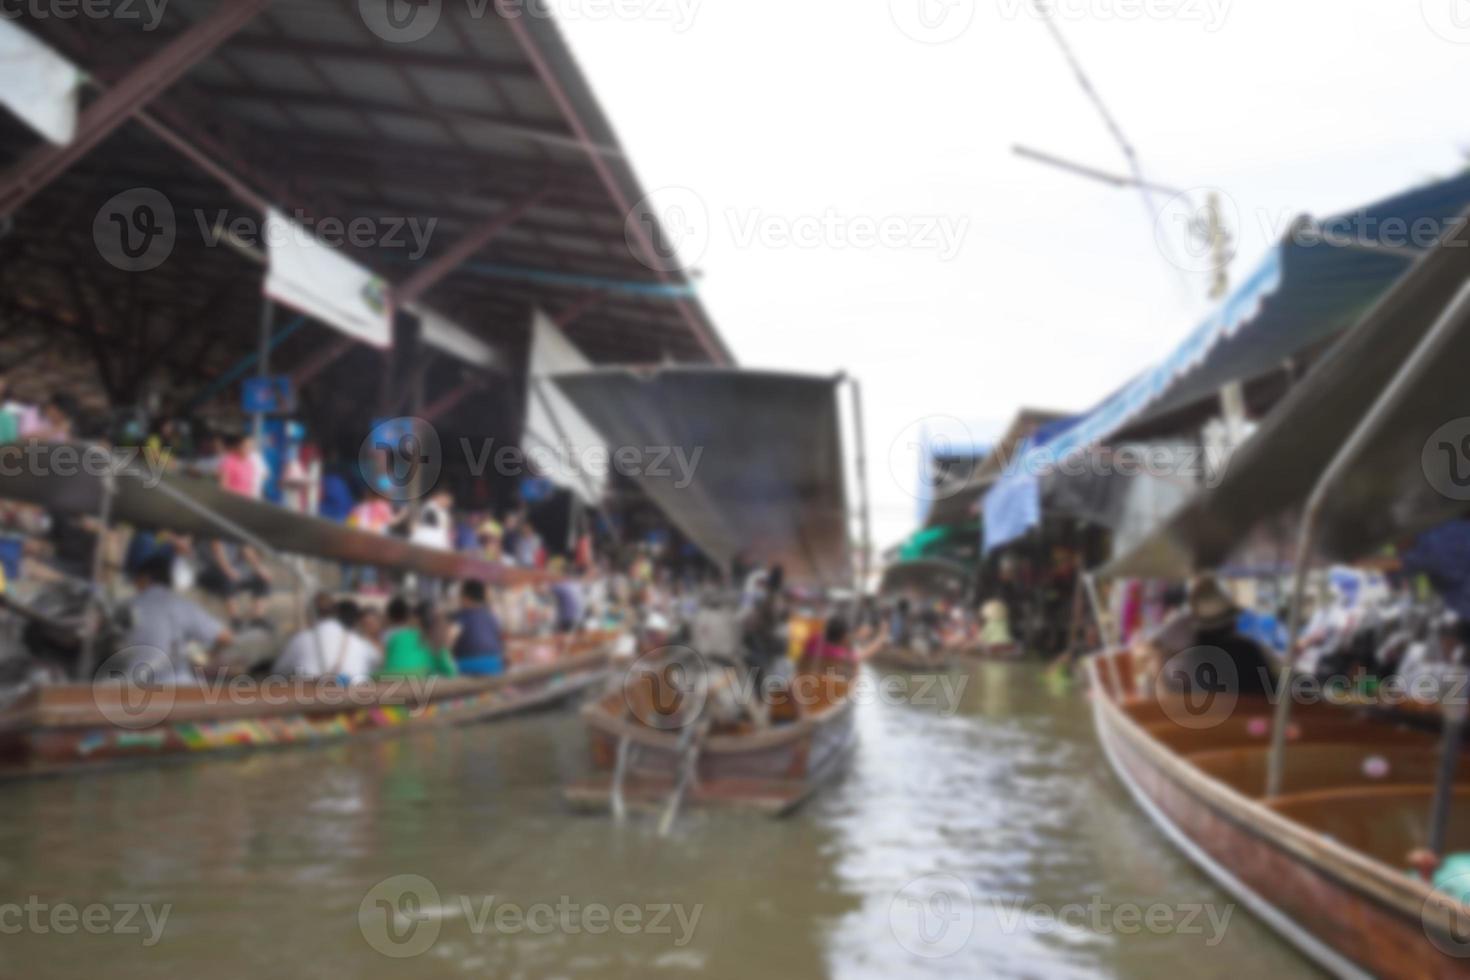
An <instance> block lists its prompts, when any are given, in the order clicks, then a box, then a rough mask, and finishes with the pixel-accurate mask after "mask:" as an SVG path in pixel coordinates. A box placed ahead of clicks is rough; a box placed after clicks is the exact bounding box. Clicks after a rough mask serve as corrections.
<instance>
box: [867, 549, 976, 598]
mask: <svg viewBox="0 0 1470 980" xmlns="http://www.w3.org/2000/svg"><path fill="white" fill-rule="evenodd" d="M971 583H972V577H971V575H970V570H969V569H968V568H966V567H965V566H964V565H961V564H959V563H957V562H952V561H945V560H943V559H940V558H926V559H921V560H919V561H905V562H900V563H899V564H897V565H890V566H888V568H887V570H885V571H884V573H883V586H882V589H881V592H882V594H884V595H894V594H895V593H900V592H916V593H918V594H919V595H922V596H926V597H932V598H936V599H950V600H955V601H959V600H963V599H965V598H966V597H967V596H968V595H969V592H970V586H971Z"/></svg>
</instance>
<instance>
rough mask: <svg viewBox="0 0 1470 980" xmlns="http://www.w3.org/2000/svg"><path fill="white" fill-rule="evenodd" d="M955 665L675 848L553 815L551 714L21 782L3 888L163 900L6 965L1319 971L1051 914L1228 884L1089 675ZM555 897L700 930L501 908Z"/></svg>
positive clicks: (79, 969) (0, 957)
mask: <svg viewBox="0 0 1470 980" xmlns="http://www.w3.org/2000/svg"><path fill="white" fill-rule="evenodd" d="M962 679H963V680H964V688H963V691H962V697H961V698H960V700H959V702H958V710H951V708H952V706H951V707H946V706H945V705H943V704H929V705H926V706H908V705H896V704H891V703H881V702H878V701H875V702H873V703H869V704H864V705H862V706H861V707H860V708H859V711H858V727H859V729H860V732H861V738H862V743H861V747H860V749H859V751H858V753H857V755H856V757H855V759H854V760H853V763H852V765H851V768H850V771H849V772H848V773H847V774H846V775H845V777H844V778H843V779H842V780H841V781H840V782H839V783H837V784H835V785H834V786H833V787H832V788H831V789H830V790H829V791H828V792H826V793H824V794H823V795H821V796H819V797H818V798H817V799H816V800H815V801H814V802H813V804H812V805H811V806H809V807H808V808H807V809H806V810H804V811H803V812H801V813H800V814H799V815H797V816H796V817H795V818H793V819H790V820H786V821H769V820H764V819H755V818H747V817H743V816H739V815H735V814H721V813H712V812H696V813H690V814H687V815H686V816H685V817H683V818H682V819H681V823H680V825H679V827H678V829H677V832H676V833H675V835H674V836H673V837H672V838H671V839H669V840H660V839H658V838H657V837H656V836H655V835H654V833H653V831H652V827H651V822H650V821H639V820H635V821H633V822H632V823H630V824H629V825H628V826H626V827H621V828H619V827H615V826H613V825H612V824H611V823H610V822H609V821H608V820H606V819H602V818H595V817H578V816H573V815H571V814H570V813H569V812H568V811H567V809H566V808H565V807H564V806H563V804H562V802H561V800H560V795H559V787H560V785H561V783H562V782H564V781H566V780H569V779H572V778H575V777H577V776H580V775H582V774H583V766H584V762H583V751H584V744H585V742H584V737H583V734H582V732H581V730H580V726H579V725H578V723H577V721H576V718H575V716H574V715H572V714H569V713H562V714H551V715H541V716H536V717H532V718H527V719H521V720H517V721H512V722H508V723H504V724H500V725H495V726H488V727H481V728H472V729H462V730H454V731H444V732H436V733H426V734H423V735H418V736H414V737H411V738H407V739H395V740H385V741H377V742H370V743H366V744H361V745H338V746H332V747H328V748H324V749H321V750H317V751H297V752H284V753H279V754H264V755H256V756H251V757H246V758H241V759H237V760H230V761H211V762H207V763H187V764H183V765H178V766H172V767H163V768H144V769H137V770H133V771H129V772H125V773H120V774H114V775H106V776H96V777H89V778H79V779H72V778H68V779H56V780H50V781H43V782H30V783H17V784H13V785H10V786H7V787H6V792H5V796H4V799H5V802H4V803H3V804H0V807H3V819H0V875H3V878H0V881H3V893H0V904H3V903H4V902H21V903H23V902H26V901H28V899H29V896H35V898H36V900H38V901H39V902H41V903H43V904H46V905H50V906H55V905H58V904H65V903H70V904H75V905H78V906H83V905H87V904H89V903H104V904H119V905H121V904H125V903H149V904H150V905H156V906H160V907H162V906H169V907H171V908H170V912H169V915H168V919H167V924H166V928H165V930H164V934H163V938H162V940H161V941H160V942H159V943H158V944H157V945H156V946H154V947H152V948H144V946H143V943H142V941H141V937H139V936H137V935H111V934H109V935H97V936H93V935H86V934H84V933H80V932H79V933H76V934H72V935H59V934H56V933H55V932H49V931H48V932H44V933H42V932H37V931H35V930H31V929H25V930H23V931H22V932H21V933H20V934H18V935H13V936H11V935H7V936H6V937H5V939H4V941H3V942H0V975H6V976H16V975H24V976H28V977H51V976H55V977H70V976H77V975H82V974H83V973H84V972H91V971H94V970H96V969H97V968H98V967H99V966H100V967H105V968H106V970H107V972H108V973H109V974H110V975H111V976H114V977H122V978H129V977H155V976H157V975H159V974H160V973H184V972H197V973H205V974H208V975H211V976H221V977H235V976H239V977H245V976H249V977H252V978H254V977H259V976H266V975H269V976H274V975H299V976H322V977H339V976H356V977H367V978H378V977H402V976H405V975H412V976H414V977H440V976H443V977H457V976H486V975H493V976H496V977H519V976H524V977H530V978H541V977H551V976H561V977H581V976H589V977H590V976H597V977H599V978H607V977H624V976H626V977H630V978H631V977H638V978H644V977H649V976H660V975H668V976H683V975H687V974H689V973H691V972H698V973H700V974H701V975H703V976H709V977H730V978H737V977H739V978H749V977H752V976H754V977H761V976H770V977H798V976H800V977H807V976H824V975H827V976H836V977H843V978H849V977H851V978H866V977H874V978H878V977H882V978H884V980H891V978H893V977H896V976H904V977H907V976H946V977H950V976H953V977H974V976H1000V977H1036V976H1047V977H1093V976H1109V975H1113V976H1130V977H1136V976H1144V977H1148V976H1169V977H1172V976H1174V975H1177V974H1180V973H1184V972H1188V973H1189V974H1190V975H1192V976H1206V977H1209V976H1220V977H1224V976H1227V975H1229V976H1235V975H1239V974H1241V973H1244V972H1254V973H1258V974H1260V975H1271V976H1275V977H1279V976H1293V975H1310V974H1309V973H1308V970H1307V967H1306V966H1305V965H1304V964H1303V963H1302V961H1301V960H1299V959H1298V958H1297V957H1296V956H1295V955H1294V954H1292V953H1291V952H1289V951H1288V950H1286V949H1284V948H1283V947H1282V945H1281V944H1280V943H1279V942H1278V941H1277V940H1276V939H1275V938H1274V937H1273V936H1272V935H1271V934H1270V933H1269V932H1267V931H1266V930H1265V929H1264V928H1263V927H1261V926H1260V925H1258V924H1257V923H1256V922H1255V921H1254V920H1252V919H1250V918H1249V917H1248V916H1246V914H1245V913H1244V912H1243V911H1240V910H1235V912H1234V914H1233V915H1232V917H1231V918H1230V920H1229V922H1228V926H1227V928H1226V929H1225V931H1224V935H1223V938H1222V939H1220V941H1219V942H1218V944H1217V945H1213V946H1209V945H1206V943H1207V941H1208V940H1209V939H1210V938H1211V937H1210V936H1209V935H1208V934H1206V935H1180V934H1163V935H1155V934H1151V933H1149V932H1147V931H1144V932H1139V933H1135V934H1129V935H1124V934H1119V933H1118V932H1117V931H1115V930H1112V929H1106V928H1105V929H1103V930H1097V929H1094V928H1085V927H1083V928H1079V927H1077V926H1076V925H1074V924H1071V923H1070V922H1069V923H1065V924H1063V923H1056V922H1055V921H1051V922H1049V921H1048V920H1047V919H1046V918H1045V917H1044V915H1042V914H1041V912H1042V911H1044V909H1042V908H1041V907H1043V906H1044V907H1045V908H1049V909H1053V910H1056V909H1060V908H1062V907H1063V906H1066V905H1068V904H1069V903H1072V904H1086V903H1089V902H1091V903H1092V904H1093V905H1096V904H1097V903H1098V902H1105V903H1112V904H1114V905H1116V904H1120V903H1128V902H1133V903H1138V904H1140V905H1147V904H1149V903H1170V904H1173V905H1177V906H1181V907H1182V906H1185V905H1190V904H1211V905H1214V906H1217V907H1219V908H1226V907H1228V906H1229V905H1230V901H1229V899H1228V898H1226V897H1225V896H1223V895H1221V894H1220V893H1219V892H1217V891H1215V890H1214V889H1213V888H1212V887H1210V885H1209V884H1208V883H1207V882H1206V881H1205V880H1204V879H1203V878H1201V877H1200V876H1199V875H1197V874H1196V873H1195V872H1194V871H1193V870H1192V868H1190V867H1189V866H1188V865H1187V864H1186V863H1185V862H1184V861H1183V860H1182V858H1180V857H1179V856H1178V855H1177V854H1176V853H1175V852H1174V851H1173V850H1172V849H1171V848H1170V847H1169V845H1168V844H1167V842H1165V841H1163V840H1162V839H1161V838H1160V837H1159V835H1158V834H1157V833H1156V832H1155V831H1154V830H1153V829H1152V827H1151V826H1150V825H1149V824H1148V823H1147V821H1146V819H1145V818H1144V817H1143V816H1142V815H1141V813H1140V812H1139V811H1138V810H1137V809H1136V808H1134V806H1133V805H1132V803H1131V802H1130V801H1129V800H1128V799H1127V798H1126V797H1125V796H1124V795H1123V794H1122V792H1121V790H1119V789H1118V787H1117V786H1116V785H1115V784H1114V782H1113V780H1112V777H1111V776H1110V774H1109V773H1107V771H1106V770H1105V768H1104V765H1103V760H1102V759H1101V756H1100V754H1099V752H1098V751H1097V750H1096V748H1095V745H1094V742H1093V739H1092V734H1091V730H1090V723H1089V719H1088V716H1087V705H1086V702H1085V700H1084V699H1083V698H1082V697H1081V696H1080V695H1077V694H1074V693H1070V692H1065V691H1058V690H1056V689H1054V688H1051V687H1048V686H1047V685H1046V684H1045V683H1044V682H1043V680H1042V677H1041V675H1040V673H1039V672H1038V671H1036V670H1034V669H1032V668H1030V667H1027V666H1015V665H999V664H985V665H975V666H974V667H973V668H972V673H970V674H968V675H964V676H963V678H962ZM941 700H943V699H941ZM401 875H413V876H419V877H420V878H422V879H427V880H428V881H429V882H431V883H432V886H433V889H434V892H435V896H434V897H435V901H432V902H429V903H426V904H424V905H415V906H414V907H413V909H411V911H413V912H414V913H415V914H416V915H418V916H420V917H421V919H415V920H413V922H414V923H419V924H422V923H424V922H427V923H430V924H431V927H432V928H435V929H437V934H436V937H435V941H434V942H433V943H432V945H431V946H430V948H429V949H428V951H427V952H425V953H424V954H423V955H422V956H419V957H417V958H414V959H396V958H393V957H392V956H387V955H384V954H383V953H382V952H379V951H378V950H375V949H374V948H373V947H372V945H370V944H369V942H368V941H366V940H365V938H364V933H363V930H362V928H360V926H359V912H360V910H361V907H362V906H363V904H364V898H365V896H368V895H369V893H370V892H371V891H372V890H373V889H374V887H375V886H379V885H380V884H381V883H383V882H384V881H385V880H391V879H394V878H395V876H401ZM916 882H917V884H915V883H916ZM935 882H939V883H940V885H939V886H935V884H934V883H935ZM906 889H908V890H907V891H906ZM951 892H953V893H954V894H950V893H951ZM916 897H917V898H918V899H920V900H921V901H919V902H917V903H915V902H914V901H913V900H914V899H915V898H916ZM956 898H958V899H959V900H958V901H948V902H946V899H956ZM926 902H927V903H928V904H925V903H926ZM558 903H561V904H562V905H564V906H565V905H566V904H568V903H570V904H572V905H575V906H576V907H577V908H578V910H579V912H578V914H581V915H584V916H585V915H586V912H587V909H588V908H591V907H594V906H595V907H600V908H605V909H608V910H614V911H615V910H616V909H617V908H619V907H620V906H622V907H628V908H637V909H639V910H649V909H655V908H660V907H668V908H671V909H672V908H678V909H679V910H680V911H681V912H682V914H683V916H684V919H683V922H684V924H685V925H688V924H689V922H690V921H691V920H692V921H693V922H694V926H693V929H692V934H691V935H690V936H689V937H688V941H687V942H681V941H680V940H681V939H682V938H684V937H683V934H682V932H681V928H680V925H679V922H680V920H679V919H678V918H676V917H675V916H674V915H673V914H672V913H670V914H668V916H667V922H666V924H667V925H668V926H670V927H671V928H670V930H669V931H668V932H654V931H650V930H645V931H644V932H641V933H637V934H627V935H625V934H621V933H619V932H618V931H616V930H615V929H611V928H608V929H605V930H604V932H603V933H602V934H599V935H594V934H592V933H591V932H590V931H589V929H590V928H591V927H592V925H593V920H592V919H591V918H590V917H586V918H583V919H580V920H575V922H581V923H585V924H586V925H587V926H588V928H581V927H580V926H578V925H576V924H575V922H574V925H573V926H572V927H571V928H567V927H564V926H557V927H555V928H553V929H552V930H551V931H549V932H535V931H532V930H530V929H529V928H501V929H497V928H496V926H495V920H494V917H493V912H494V910H496V909H499V908H502V907H504V906H512V907H514V908H517V909H520V910H526V909H529V908H532V907H534V906H537V905H541V906H553V907H554V906H557V905H558ZM487 910H490V912H491V914H490V915H489V916H487V915H486V914H485V913H486V911H487ZM645 916H647V913H646V911H645ZM695 916H697V918H694V917H695ZM924 916H930V917H934V918H930V919H925V918H924ZM936 916H937V917H936ZM956 916H957V917H958V918H956ZM423 917H426V918H423ZM384 921H387V920H384ZM644 921H645V922H648V921H649V919H648V918H647V917H645V920H644ZM944 923H948V929H949V930H950V931H948V932H944V933H943V934H942V935H941V934H940V929H939V926H940V925H941V924H944ZM411 924H412V923H411ZM416 927H417V925H415V928H416ZM926 929H927V932H926V931H924V930H926ZM915 930H919V931H917V932H916V931H915ZM962 930H963V935H961V931H962ZM916 936H917V937H919V939H918V941H917V942H916V940H915V937H916ZM926 936H927V939H926V938H925V937H926ZM936 936H939V939H938V940H937V941H936V940H935V937H936ZM951 947H952V948H951ZM936 952H943V953H946V954H947V955H944V956H942V957H935V956H933V955H932V954H934V953H936Z"/></svg>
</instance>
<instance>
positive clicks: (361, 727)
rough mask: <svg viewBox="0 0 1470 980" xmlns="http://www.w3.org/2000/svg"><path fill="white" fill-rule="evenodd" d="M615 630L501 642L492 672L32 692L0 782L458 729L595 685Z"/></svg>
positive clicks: (13, 716) (0, 764)
mask: <svg viewBox="0 0 1470 980" xmlns="http://www.w3.org/2000/svg"><path fill="white" fill-rule="evenodd" d="M615 641H616V634H611V633H586V634H582V635H579V636H575V637H551V638H547V639H546V640H516V641H512V642H511V643H510V644H509V648H510V649H509V651H508V653H509V659H510V662H511V667H510V669H509V670H508V671H507V672H506V673H505V674H504V675H502V676H500V677H493V678H455V679H447V678H424V679H415V680H402V681H394V680H382V681H377V682H374V683H361V684H352V685H343V684H341V683H339V682H337V681H336V680H322V681H319V682H318V681H304V682H303V681H300V680H291V679H280V680H279V681H275V680H270V679H267V680H263V681H262V680H257V679H246V680H245V681H242V680H241V679H240V678H228V677H223V676H221V677H219V678H217V679H215V680H210V679H207V678H206V679H203V680H201V682H200V683H199V684H197V685H185V686H172V687H143V686H142V685H134V684H124V683H102V682H98V683H96V684H61V685H51V686H46V687H41V688H37V689H36V690H34V691H32V692H30V693H29V694H28V695H26V696H24V697H23V698H21V699H20V701H18V702H17V703H16V704H14V705H13V706H11V707H10V708H9V709H8V710H7V711H5V712H4V713H3V714H0V778H6V777H17V776H32V775H49V774H55V773H61V772H68V771H81V770H90V769H96V768H100V767H105V766H112V765H117V764H123V763H138V762H141V761H148V760H159V759H164V758H168V757H197V756H202V755H220V754H225V753H231V752H243V751H250V750H256V749H267V748H282V747H287V746H300V745H312V744H321V743H325V742H330V741H336V740H340V739H346V738H356V737H364V736H375V735H376V736H382V735H392V734H401V733H404V732H409V731H417V730H421V729H425V728H433V727H444V726H448V725H464V724H471V723H474V722H482V721H487V720H490V719H493V718H500V717H505V716H507V715H511V714H514V713H517V712H523V711H529V710H532V709H534V708H540V707H547V706H550V705H552V704H556V703H559V702H563V701H566V700H568V699H570V698H572V697H573V696H575V695H577V694H579V693H582V692H584V691H587V690H588V689H589V688H592V687H594V686H596V685H598V684H600V683H602V682H603V681H604V680H605V678H606V674H607V668H608V664H609V662H610V659H611V656H612V647H613V644H614V643H615Z"/></svg>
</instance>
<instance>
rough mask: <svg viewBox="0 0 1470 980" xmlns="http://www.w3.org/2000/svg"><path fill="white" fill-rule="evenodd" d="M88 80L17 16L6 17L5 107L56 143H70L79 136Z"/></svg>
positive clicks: (2, 32) (1, 84)
mask: <svg viewBox="0 0 1470 980" xmlns="http://www.w3.org/2000/svg"><path fill="white" fill-rule="evenodd" d="M84 77H85V75H84V74H83V73H82V70H81V69H80V68H78V67H77V66H76V65H74V64H72V63H71V62H70V61H67V60H66V59H65V58H63V57H62V56H61V55H59V54H57V53H56V52H55V51H53V50H52V49H51V48H50V47H49V46H48V45H46V44H45V43H43V42H42V41H40V40H38V39H37V38H35V37H32V36H31V34H30V32H29V31H26V30H25V29H23V28H21V27H20V26H19V25H17V24H16V23H15V21H14V20H13V19H12V15H10V14H0V105H4V106H5V107H6V108H7V109H9V110H10V111H11V112H13V113H15V114H16V115H17V116H19V117H20V118H21V119H22V120H23V121H24V122H25V123H26V125H28V126H30V127H31V128H32V129H34V130H35V131H36V132H38V133H40V134H41V135H42V136H44V137H45V138H46V139H47V140H49V141H50V142H52V143H56V144H58V145H65V144H67V143H70V142H71V141H72V137H73V136H74V135H75V134H76V130H77V102H78V99H79V98H80V95H81V89H82V79H83V78H84Z"/></svg>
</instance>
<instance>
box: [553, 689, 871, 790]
mask: <svg viewBox="0 0 1470 980" xmlns="http://www.w3.org/2000/svg"><path fill="white" fill-rule="evenodd" d="M629 676H630V677H631V678H632V679H631V680H625V682H624V683H623V684H621V685H619V687H618V689H617V690H613V691H610V692H608V693H607V694H605V695H604V696H603V697H601V698H599V699H597V700H596V701H593V702H591V703H589V704H588V705H587V706H586V707H584V708H583V709H582V718H583V720H584V721H585V723H586V725H587V734H588V737H589V740H590V748H591V760H592V768H593V770H594V773H595V774H594V775H593V776H592V777H591V778H589V779H587V780H583V781H581V782H577V783H573V784H571V785H569V786H567V787H566V789H565V790H564V795H565V797H566V799H567V801H568V802H569V803H571V804H572V806H573V807H574V808H576V809H579V810H586V811H594V812H601V811H606V810H609V809H614V810H616V809H617V808H618V807H619V806H620V805H624V804H625V805H627V806H629V807H631V808H635V809H658V808H663V807H666V806H667V805H668V803H669V802H670V801H671V800H675V801H676V804H675V805H676V806H677V800H678V799H679V798H680V797H682V799H683V800H684V801H685V802H688V803H691V804H693V805H697V806H711V807H732V808H737V809H751V810H755V811H759V812H762V813H765V814H767V815H770V816H782V815H785V814H788V813H790V812H792V811H793V810H795V809H796V808H797V807H799V806H800V805H801V804H802V803H803V802H805V801H806V800H807V799H808V798H810V797H811V796H812V794H814V793H815V792H816V791H817V790H818V789H819V788H820V787H821V786H822V785H823V784H824V783H825V782H826V781H827V780H828V779H830V778H832V777H833V776H834V775H836V774H837V773H838V772H839V771H840V770H841V768H842V766H843V764H844V763H845V762H846V760H847V759H848V757H849V755H850V754H851V752H852V749H853V747H854V745H855V744H856V733H855V730H854V726H853V705H852V702H851V700H850V698H849V689H850V685H851V683H852V678H851V676H848V675H839V674H821V675H814V674H807V675H801V676H799V677H797V678H795V679H793V681H792V682H791V687H790V690H789V692H787V693H785V694H783V695H780V696H777V697H776V698H774V699H772V701H771V703H770V705H769V718H768V723H767V724H765V725H760V724H757V723H755V722H753V721H752V720H751V719H750V717H749V716H748V715H741V716H738V717H728V718H727V719H726V720H710V719H711V718H713V717H714V716H715V715H717V714H719V712H718V711H714V710H711V709H710V707H709V706H710V705H713V704H714V703H715V701H716V700H717V696H716V694H715V692H716V691H718V690H721V689H733V687H730V688H725V687H724V684H725V682H729V683H730V684H731V685H733V684H734V683H735V682H736V681H737V678H736V676H735V674H734V672H733V669H732V670H731V673H729V674H726V675H724V678H723V679H722V680H721V681H717V682H715V684H714V685H713V687H712V688H711V694H710V696H708V697H702V698H700V699H698V700H699V702H700V703H699V707H698V708H697V709H696V713H697V716H691V717H687V718H682V717H681V715H680V713H681V712H683V711H685V710H686V708H685V704H684V700H683V698H682V697H681V696H680V695H678V694H674V693H671V689H670V688H669V687H667V678H666V677H661V676H659V675H658V674H654V673H641V674H638V675H637V676H634V675H632V674H630V675H629Z"/></svg>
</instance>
